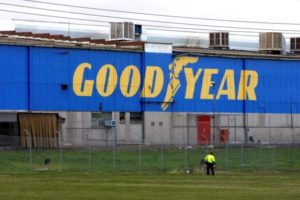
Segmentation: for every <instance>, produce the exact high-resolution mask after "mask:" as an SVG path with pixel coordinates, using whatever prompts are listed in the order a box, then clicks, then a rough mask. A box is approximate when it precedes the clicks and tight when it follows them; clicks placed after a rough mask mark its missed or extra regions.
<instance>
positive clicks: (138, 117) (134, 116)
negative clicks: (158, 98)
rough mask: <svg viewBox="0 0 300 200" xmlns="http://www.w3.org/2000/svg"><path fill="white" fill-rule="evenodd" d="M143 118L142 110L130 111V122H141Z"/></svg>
mask: <svg viewBox="0 0 300 200" xmlns="http://www.w3.org/2000/svg"><path fill="white" fill-rule="evenodd" d="M142 120H143V113H142V112H131V113H130V124H141V123H142Z"/></svg>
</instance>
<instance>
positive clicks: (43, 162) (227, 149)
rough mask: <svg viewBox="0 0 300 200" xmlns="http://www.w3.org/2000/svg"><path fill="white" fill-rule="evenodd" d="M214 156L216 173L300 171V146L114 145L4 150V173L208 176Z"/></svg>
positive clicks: (0, 153) (0, 156)
mask: <svg viewBox="0 0 300 200" xmlns="http://www.w3.org/2000/svg"><path fill="white" fill-rule="evenodd" d="M209 151H213V152H214V153H215V156H216V160H217V164H216V171H217V173H221V172H224V171H253V170H284V171H296V170H299V167H300V146H299V145H296V144H287V145H278V144H277V145H276V144H272V145H269V144H268V145H265V144H255V145H253V144H252V145H245V144H234V145H233V144H231V145H230V144H224V145H220V146H218V147H217V148H216V147H215V148H213V146H212V145H194V146H186V145H172V146H171V145H164V144H161V145H146V144H116V143H113V145H111V146H107V147H99V146H92V145H88V146H82V147H80V148H79V147H77V148H66V147H63V146H59V147H56V148H53V149H41V148H33V147H32V146H31V145H29V146H28V148H26V149H24V148H18V149H12V148H2V149H1V150H0V173H1V174H7V173H32V172H38V171H57V172H88V173H121V172H131V173H144V172H162V173H184V172H186V171H188V170H189V171H193V172H195V173H205V170H204V166H203V165H201V159H203V158H204V157H205V155H206V154H207V153H208V152H209Z"/></svg>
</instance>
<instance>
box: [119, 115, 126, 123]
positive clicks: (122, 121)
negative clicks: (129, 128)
mask: <svg viewBox="0 0 300 200" xmlns="http://www.w3.org/2000/svg"><path fill="white" fill-rule="evenodd" d="M119 120H120V124H125V112H120V117H119Z"/></svg>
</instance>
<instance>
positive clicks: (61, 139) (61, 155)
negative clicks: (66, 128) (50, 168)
mask: <svg viewBox="0 0 300 200" xmlns="http://www.w3.org/2000/svg"><path fill="white" fill-rule="evenodd" d="M56 132H57V134H58V135H59V138H60V144H59V151H60V155H59V159H60V171H62V170H63V135H62V134H61V132H59V131H56Z"/></svg>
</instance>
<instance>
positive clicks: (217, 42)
mask: <svg viewBox="0 0 300 200" xmlns="http://www.w3.org/2000/svg"><path fill="white" fill-rule="evenodd" d="M228 43H229V33H228V32H215V33H209V48H212V49H229V45H228Z"/></svg>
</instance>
